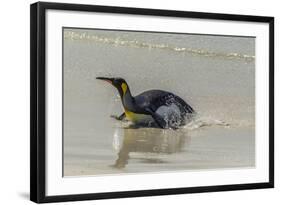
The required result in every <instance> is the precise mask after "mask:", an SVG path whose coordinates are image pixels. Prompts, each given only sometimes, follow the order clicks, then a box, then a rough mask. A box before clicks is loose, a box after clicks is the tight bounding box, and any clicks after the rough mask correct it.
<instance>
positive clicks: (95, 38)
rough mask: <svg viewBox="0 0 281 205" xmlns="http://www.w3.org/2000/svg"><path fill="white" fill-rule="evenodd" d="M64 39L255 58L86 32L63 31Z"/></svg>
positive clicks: (231, 57)
mask: <svg viewBox="0 0 281 205" xmlns="http://www.w3.org/2000/svg"><path fill="white" fill-rule="evenodd" d="M64 40H71V41H90V42H98V43H104V44H109V45H114V46H126V47H133V48H144V49H159V50H166V51H171V52H175V53H183V54H191V55H195V56H204V57H216V58H222V59H228V60H231V59H234V60H244V61H246V62H252V61H254V60H255V56H253V55H247V54H242V53H235V52H233V53H222V52H214V51H208V50H204V49H197V48H188V47H178V46H173V45H170V44H165V43H159V44H156V43H148V42H142V41H139V40H136V39H133V40H130V39H123V38H120V37H116V38H109V37H105V36H101V35H93V34H89V33H87V32H83V33H78V32H75V31H65V32H64Z"/></svg>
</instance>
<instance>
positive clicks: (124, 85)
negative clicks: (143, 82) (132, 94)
mask: <svg viewBox="0 0 281 205" xmlns="http://www.w3.org/2000/svg"><path fill="white" fill-rule="evenodd" d="M121 88H122V91H123V94H125V93H126V92H127V89H128V86H127V84H126V83H122V85H121Z"/></svg>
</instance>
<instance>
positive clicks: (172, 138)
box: [113, 127, 190, 168]
mask: <svg viewBox="0 0 281 205" xmlns="http://www.w3.org/2000/svg"><path fill="white" fill-rule="evenodd" d="M117 131H118V130H117ZM123 131H124V134H123V136H122V135H117V136H115V137H116V138H117V139H115V140H117V141H119V142H118V143H120V144H122V145H121V148H120V150H119V152H118V157H117V160H116V161H115V164H114V165H113V166H114V167H115V168H124V167H125V166H126V165H127V164H128V163H129V160H130V153H132V152H135V153H156V154H157V153H158V154H173V153H177V152H181V151H183V147H184V145H185V144H186V143H189V140H190V138H189V137H188V136H187V133H186V131H183V130H172V129H168V130H163V129H158V128H144V127H143V128H139V129H138V128H134V127H129V128H124V129H123ZM117 133H118V132H117ZM122 137H123V141H122ZM120 141H122V142H120ZM143 159H144V160H145V161H142V162H143V163H160V162H161V160H159V158H158V157H157V158H154V159H153V158H151V157H150V158H143ZM162 162H163V161H162Z"/></svg>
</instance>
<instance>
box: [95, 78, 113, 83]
mask: <svg viewBox="0 0 281 205" xmlns="http://www.w3.org/2000/svg"><path fill="white" fill-rule="evenodd" d="M96 79H98V80H104V81H106V82H109V83H110V84H112V82H113V78H104V77H96Z"/></svg>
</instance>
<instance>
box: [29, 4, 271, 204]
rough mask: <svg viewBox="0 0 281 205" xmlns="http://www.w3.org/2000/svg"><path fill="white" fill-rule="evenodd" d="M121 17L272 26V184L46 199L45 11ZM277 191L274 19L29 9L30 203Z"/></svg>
mask: <svg viewBox="0 0 281 205" xmlns="http://www.w3.org/2000/svg"><path fill="white" fill-rule="evenodd" d="M48 9H54V10H65V11H86V12H101V13H118V14H119V13H120V14H129V15H135V14H137V15H150V16H160V17H161V16H163V17H164V16H169V17H180V18H195V19H215V20H229V21H247V22H262V23H267V24H269V45H270V46H269V50H268V52H269V181H267V182H263V183H250V184H238V185H237V184H236V185H234V184H230V185H220V186H204V187H189V188H171V189H158V190H140V191H139V190H138V191H125V192H107V193H89V194H74V195H60V196H46V190H45V188H46V178H45V177H46V165H45V164H46V160H45V158H46V154H45V152H46V149H45V148H46V147H45V146H46V126H45V125H46V119H45V117H46V92H45V89H46V80H45V78H46V70H45V69H46V68H45V63H46V59H45V49H46V47H45V37H46V30H45V26H46V10H48ZM273 187H274V18H273V17H265V16H248V15H233V14H231V15H230V14H218V13H202V12H187V11H172V10H156V9H144V8H125V7H110V6H96V5H82V4H65V3H47V2H38V3H34V4H32V5H31V7H30V199H31V200H32V201H34V202H37V203H45V202H61V201H76V200H94V199H95V200H96V199H109V198H123V197H140V196H153V195H169V194H186V193H197V192H214V191H216V192H217V191H230V190H245V189H260V188H273Z"/></svg>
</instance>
